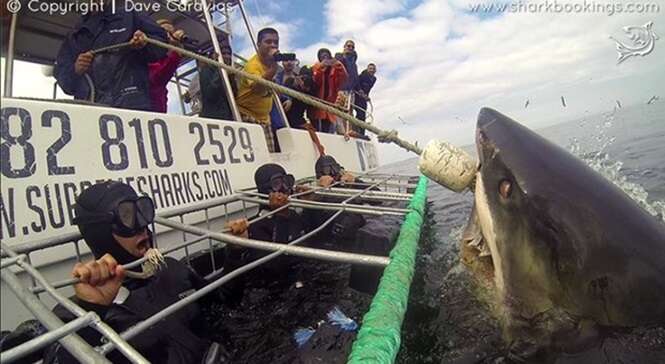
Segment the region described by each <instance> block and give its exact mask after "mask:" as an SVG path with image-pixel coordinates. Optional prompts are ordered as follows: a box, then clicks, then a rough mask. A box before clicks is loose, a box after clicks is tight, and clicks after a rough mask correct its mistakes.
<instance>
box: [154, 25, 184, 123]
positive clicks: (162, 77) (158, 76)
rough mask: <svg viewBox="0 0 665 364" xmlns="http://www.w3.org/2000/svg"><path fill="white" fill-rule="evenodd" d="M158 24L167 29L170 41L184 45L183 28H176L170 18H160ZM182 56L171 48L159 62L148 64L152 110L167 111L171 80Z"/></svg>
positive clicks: (177, 44)
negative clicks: (168, 87)
mask: <svg viewBox="0 0 665 364" xmlns="http://www.w3.org/2000/svg"><path fill="white" fill-rule="evenodd" d="M157 24H159V26H161V27H162V29H164V31H166V34H167V36H168V39H169V43H170V44H172V45H174V46H176V47H182V43H181V41H182V39H183V38H184V37H185V32H184V31H183V30H182V29H178V30H176V29H175V27H174V26H173V24H172V23H171V21H170V20H168V19H159V20H157ZM181 60H182V57H181V56H180V54H178V52H175V51H172V50H169V51H168V52H167V53H166V57H165V58H162V59H160V60H159V61H157V62H153V63H150V64H149V65H148V79H149V81H150V100H151V101H152V111H156V112H161V113H165V112H166V110H167V103H168V97H167V94H168V90H167V89H166V85H168V83H169V80H171V77H173V75H174V74H175V71H176V70H177V69H178V66H179V65H180V61H181Z"/></svg>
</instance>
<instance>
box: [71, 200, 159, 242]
mask: <svg viewBox="0 0 665 364" xmlns="http://www.w3.org/2000/svg"><path fill="white" fill-rule="evenodd" d="M154 219H155V204H154V202H153V201H152V199H151V198H150V197H147V196H141V197H138V198H133V199H128V200H124V201H120V202H119V203H118V205H116V207H115V208H114V209H113V210H112V211H109V212H106V213H91V214H86V216H85V217H76V218H75V219H74V221H73V222H74V224H77V225H87V224H98V223H110V224H111V231H112V232H113V233H114V234H116V235H119V236H122V237H123V238H129V237H132V236H136V235H138V234H140V233H142V232H143V231H144V230H145V228H146V227H148V225H150V224H152V222H153V221H154Z"/></svg>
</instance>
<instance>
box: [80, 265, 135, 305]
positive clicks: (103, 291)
mask: <svg viewBox="0 0 665 364" xmlns="http://www.w3.org/2000/svg"><path fill="white" fill-rule="evenodd" d="M72 276H73V277H76V278H79V279H80V283H77V284H75V285H74V291H75V292H76V297H78V298H79V299H81V300H83V301H86V302H90V303H94V304H98V305H103V306H108V305H110V304H111V303H113V299H114V298H115V296H116V295H117V294H118V290H119V289H120V286H121V285H122V279H123V278H124V277H125V269H124V268H123V267H122V266H121V265H120V264H118V262H117V261H116V260H115V258H113V257H112V256H111V255H110V254H106V255H104V256H103V257H101V258H100V259H97V260H93V261H92V262H88V263H85V264H84V263H76V265H75V266H74V270H72Z"/></svg>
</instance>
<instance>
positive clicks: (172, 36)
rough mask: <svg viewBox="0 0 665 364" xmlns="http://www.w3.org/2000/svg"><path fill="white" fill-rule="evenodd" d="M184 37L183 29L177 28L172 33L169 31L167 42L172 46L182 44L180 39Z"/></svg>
mask: <svg viewBox="0 0 665 364" xmlns="http://www.w3.org/2000/svg"><path fill="white" fill-rule="evenodd" d="M184 37H185V31H184V30H182V29H178V30H176V31H175V32H173V33H169V43H171V44H172V45H174V46H178V47H180V46H182V39H183V38H184Z"/></svg>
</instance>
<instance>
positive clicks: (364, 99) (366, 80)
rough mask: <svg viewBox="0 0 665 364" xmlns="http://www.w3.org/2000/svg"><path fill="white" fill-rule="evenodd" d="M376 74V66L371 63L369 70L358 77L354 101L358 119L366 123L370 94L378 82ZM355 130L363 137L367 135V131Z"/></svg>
mask: <svg viewBox="0 0 665 364" xmlns="http://www.w3.org/2000/svg"><path fill="white" fill-rule="evenodd" d="M375 74H376V65H375V64H374V63H370V64H368V65H367V69H365V70H364V71H362V72H361V73H360V76H358V82H357V83H356V88H355V90H356V92H355V93H356V97H355V101H354V104H355V106H356V107H355V109H356V117H357V118H358V119H359V120H362V121H365V118H367V112H366V110H367V103H368V102H369V100H370V99H369V92H370V91H371V90H372V87H374V83H375V82H376V77H375V76H374V75H375ZM353 130H355V131H356V132H357V133H359V134H361V135H365V129H362V128H359V127H356V126H354V127H353Z"/></svg>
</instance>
